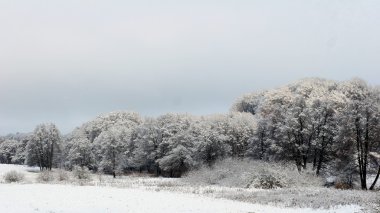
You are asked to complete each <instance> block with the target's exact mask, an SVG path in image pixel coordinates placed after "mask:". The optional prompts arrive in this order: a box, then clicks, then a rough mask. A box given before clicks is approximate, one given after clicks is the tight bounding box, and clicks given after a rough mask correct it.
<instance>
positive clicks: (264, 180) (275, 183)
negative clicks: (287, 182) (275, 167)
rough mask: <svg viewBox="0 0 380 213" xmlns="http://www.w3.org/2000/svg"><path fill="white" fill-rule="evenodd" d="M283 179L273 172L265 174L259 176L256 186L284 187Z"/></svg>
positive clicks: (264, 187)
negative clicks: (275, 175)
mask: <svg viewBox="0 0 380 213" xmlns="http://www.w3.org/2000/svg"><path fill="white" fill-rule="evenodd" d="M282 187H283V184H282V183H281V181H280V180H279V179H278V178H276V177H274V176H273V175H271V174H263V175H261V176H260V177H259V178H258V183H256V184H255V188H262V189H275V188H282Z"/></svg>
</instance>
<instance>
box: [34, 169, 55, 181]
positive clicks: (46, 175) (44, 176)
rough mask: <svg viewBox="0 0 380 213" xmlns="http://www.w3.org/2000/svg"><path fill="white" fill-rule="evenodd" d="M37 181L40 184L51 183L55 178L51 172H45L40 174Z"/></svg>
mask: <svg viewBox="0 0 380 213" xmlns="http://www.w3.org/2000/svg"><path fill="white" fill-rule="evenodd" d="M37 180H38V181H40V182H51V181H53V180H54V176H53V173H52V172H51V171H47V170H45V171H42V172H40V173H39V174H38V177H37Z"/></svg>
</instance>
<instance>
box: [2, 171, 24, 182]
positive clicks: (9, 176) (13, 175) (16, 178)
mask: <svg viewBox="0 0 380 213" xmlns="http://www.w3.org/2000/svg"><path fill="white" fill-rule="evenodd" d="M4 180H5V182H7V183H13V182H20V181H22V180H24V174H23V173H21V172H17V171H15V170H12V171H9V172H7V173H5V175H4Z"/></svg>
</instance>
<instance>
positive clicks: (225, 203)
mask: <svg viewBox="0 0 380 213" xmlns="http://www.w3.org/2000/svg"><path fill="white" fill-rule="evenodd" d="M10 170H17V171H19V172H22V173H24V174H25V180H24V181H23V182H21V183H12V184H7V183H4V181H3V178H2V176H3V175H4V174H5V173H6V172H8V171H10ZM37 175H38V169H36V168H28V167H24V166H14V165H0V176H1V179H2V181H1V182H2V183H1V184H0V212H316V213H320V212H338V213H339V212H342V213H346V212H348V213H349V212H360V211H361V207H360V206H357V205H346V206H338V207H335V208H331V209H310V208H280V207H275V206H270V205H261V204H253V203H247V202H240V201H232V200H226V199H217V198H215V197H212V196H205V195H203V194H196V193H188V192H191V191H192V190H193V189H189V188H190V186H185V185H181V184H178V185H176V184H174V183H172V182H173V181H174V180H173V179H172V180H171V179H163V178H143V177H128V178H126V179H123V178H120V179H117V181H116V182H113V183H111V181H114V180H113V179H112V178H110V177H108V176H104V177H100V178H99V177H96V176H95V175H94V177H93V180H92V181H91V182H89V183H88V185H85V186H80V185H79V184H75V182H73V184H71V183H69V182H65V183H61V184H57V183H58V182H54V183H55V184H41V183H36V177H37ZM177 180H178V179H177ZM124 182H125V184H123V183H124ZM115 186H116V187H115ZM118 186H122V187H118ZM177 186H178V187H182V188H184V187H187V189H181V190H165V188H173V187H177ZM210 189H211V188H210ZM212 190H218V189H217V187H214V188H212ZM222 190H224V189H222Z"/></svg>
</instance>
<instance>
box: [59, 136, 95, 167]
mask: <svg viewBox="0 0 380 213" xmlns="http://www.w3.org/2000/svg"><path fill="white" fill-rule="evenodd" d="M67 146H68V148H67V149H68V153H67V157H66V159H67V161H68V162H67V163H68V164H69V166H70V167H73V166H75V165H77V166H80V167H87V168H89V169H94V168H96V165H95V154H94V150H93V144H92V143H90V140H88V139H87V138H76V139H72V140H71V141H69V142H68V144H67Z"/></svg>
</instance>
